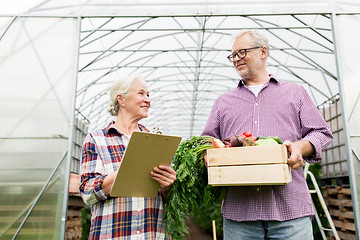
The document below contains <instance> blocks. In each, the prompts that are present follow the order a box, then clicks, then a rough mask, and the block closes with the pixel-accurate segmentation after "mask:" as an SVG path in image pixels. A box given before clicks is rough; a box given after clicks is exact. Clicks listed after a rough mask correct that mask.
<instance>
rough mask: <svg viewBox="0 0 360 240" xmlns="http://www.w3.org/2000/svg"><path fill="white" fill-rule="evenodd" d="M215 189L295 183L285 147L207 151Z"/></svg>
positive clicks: (209, 173) (212, 183)
mask: <svg viewBox="0 0 360 240" xmlns="http://www.w3.org/2000/svg"><path fill="white" fill-rule="evenodd" d="M207 157H208V183H209V184H210V185H213V186H242V185H282V184H287V183H289V182H290V181H291V169H290V167H289V166H288V165H287V150H286V147H285V145H275V146H251V147H234V148H216V149H208V150H207Z"/></svg>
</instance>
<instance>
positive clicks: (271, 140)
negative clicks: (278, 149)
mask: <svg viewBox="0 0 360 240" xmlns="http://www.w3.org/2000/svg"><path fill="white" fill-rule="evenodd" d="M255 144H256V146H266V145H278V144H282V140H281V139H280V138H279V137H266V138H265V137H258V138H257V141H256V142H255Z"/></svg>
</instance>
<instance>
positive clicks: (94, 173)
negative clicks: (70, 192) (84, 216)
mask: <svg viewBox="0 0 360 240" xmlns="http://www.w3.org/2000/svg"><path fill="white" fill-rule="evenodd" d="M80 174H81V183H80V194H81V197H82V199H83V201H84V202H85V203H86V204H87V205H92V204H95V203H96V202H98V201H104V200H106V199H107V196H106V195H105V192H104V190H103V189H102V183H103V181H104V178H105V176H106V175H105V169H104V166H103V163H102V161H101V158H100V155H99V154H98V150H97V145H96V142H95V140H94V138H93V137H92V136H91V134H88V135H87V136H86V138H85V143H84V145H83V148H82V157H81V165H80Z"/></svg>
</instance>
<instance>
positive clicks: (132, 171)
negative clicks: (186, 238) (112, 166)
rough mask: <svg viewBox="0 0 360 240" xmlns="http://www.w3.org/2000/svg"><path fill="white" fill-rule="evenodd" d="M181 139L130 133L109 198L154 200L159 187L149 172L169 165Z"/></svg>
mask: <svg viewBox="0 0 360 240" xmlns="http://www.w3.org/2000/svg"><path fill="white" fill-rule="evenodd" d="M180 141H181V137H178V136H170V135H162V134H155V133H148V132H133V133H132V135H131V138H130V141H129V144H128V146H127V148H126V150H125V153H124V157H123V159H122V160H121V161H122V163H121V165H120V168H119V171H118V173H117V175H116V177H115V179H114V182H113V185H112V188H111V190H110V196H111V197H155V196H156V195H157V194H158V191H159V188H160V184H159V183H158V182H157V181H155V180H154V179H152V178H151V176H150V172H151V171H152V170H153V169H154V168H155V167H157V166H159V165H160V164H163V165H170V164H171V162H172V160H173V158H174V155H175V153H176V150H177V148H178V146H179V144H180Z"/></svg>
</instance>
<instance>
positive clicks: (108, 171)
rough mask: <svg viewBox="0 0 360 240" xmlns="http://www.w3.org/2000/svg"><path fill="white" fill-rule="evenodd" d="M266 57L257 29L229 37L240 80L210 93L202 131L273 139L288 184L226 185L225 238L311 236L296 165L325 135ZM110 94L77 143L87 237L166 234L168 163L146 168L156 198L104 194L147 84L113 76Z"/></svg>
mask: <svg viewBox="0 0 360 240" xmlns="http://www.w3.org/2000/svg"><path fill="white" fill-rule="evenodd" d="M268 57H269V43H268V40H267V39H266V37H265V36H264V35H262V34H261V33H260V32H258V31H255V30H249V31H244V32H241V33H240V34H238V35H237V36H236V37H235V38H234V41H233V45H232V54H231V55H229V56H228V59H229V61H231V62H232V64H233V65H234V67H235V70H236V71H237V73H238V74H239V76H240V78H241V79H240V80H239V83H238V85H237V87H236V88H235V89H232V90H230V91H228V92H226V93H224V94H222V95H220V96H219V97H218V98H217V100H216V101H215V103H214V105H213V108H212V111H211V113H210V116H209V118H208V121H207V123H206V125H205V128H204V130H203V133H202V135H209V136H213V137H216V138H218V139H224V138H226V137H229V136H231V135H233V133H234V132H236V133H239V132H244V131H247V130H250V131H252V133H253V135H254V136H279V137H280V138H281V139H283V140H286V142H285V145H286V147H287V149H288V152H289V153H290V154H289V157H288V164H289V166H290V167H291V168H292V182H290V183H288V184H287V185H284V186H243V187H229V188H228V190H227V195H226V198H225V200H224V201H223V205H222V214H223V224H224V239H225V240H231V239H240V240H247V239H249V240H256V239H278V240H299V239H301V240H307V239H313V235H312V223H311V218H312V216H313V215H314V211H313V207H312V202H311V197H310V193H309V191H308V188H307V185H306V179H305V177H304V174H303V169H302V166H303V161H304V160H305V161H307V162H310V163H311V162H317V161H320V160H321V153H322V150H323V149H324V148H326V146H327V145H328V144H329V143H330V142H331V140H332V134H331V130H330V128H329V126H328V125H327V124H326V122H325V121H324V120H323V118H322V117H321V115H320V113H319V111H318V109H317V108H316V106H315V105H314V103H313V102H312V100H311V98H310V97H309V95H308V93H307V92H306V90H305V89H304V88H303V87H302V86H300V85H297V84H295V83H290V82H284V81H281V80H280V79H277V78H276V77H275V76H274V75H272V74H269V73H268V72H267V69H266V61H267V58H268ZM110 99H111V104H110V109H109V112H110V114H111V115H113V116H115V117H116V120H115V121H113V122H110V123H109V124H108V126H107V127H105V128H104V129H100V130H96V131H94V132H91V133H89V134H88V135H87V137H86V139H85V143H84V145H83V153H82V161H81V170H80V171H81V185H80V193H81V196H82V198H83V200H84V202H85V203H86V204H88V205H91V228H90V234H89V239H166V238H168V239H170V238H171V236H167V237H166V234H165V227H166V222H165V221H164V220H163V211H164V203H166V194H167V191H168V190H169V188H170V187H171V185H172V184H173V182H174V181H175V180H176V172H175V171H174V170H173V169H172V168H171V167H170V166H164V165H160V166H158V167H156V168H155V169H154V170H153V171H152V172H151V173H149V174H151V177H152V178H153V179H154V180H155V181H158V182H159V184H160V188H161V191H159V194H158V195H157V196H156V197H155V198H135V197H115V198H114V197H110V196H109V192H110V189H111V186H112V183H113V180H114V177H115V176H116V174H117V171H118V169H119V166H120V162H121V158H122V156H123V154H124V152H125V149H126V146H127V145H128V143H129V138H130V136H131V134H132V133H133V132H134V131H145V132H148V131H149V130H148V129H147V128H146V127H145V126H143V125H141V124H140V123H139V121H140V120H141V119H143V118H146V117H147V116H148V111H149V108H150V105H151V101H150V98H149V90H148V87H147V85H146V82H145V81H144V79H143V78H142V77H141V76H140V75H130V76H127V77H124V78H122V79H120V80H118V81H115V82H114V83H113V85H112V87H111V90H110ZM144 161H146V159H144Z"/></svg>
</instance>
